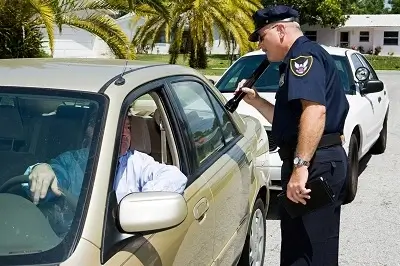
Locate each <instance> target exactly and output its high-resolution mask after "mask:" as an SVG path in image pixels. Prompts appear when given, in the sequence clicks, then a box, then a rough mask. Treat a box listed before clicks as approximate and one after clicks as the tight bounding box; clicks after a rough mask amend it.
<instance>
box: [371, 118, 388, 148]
mask: <svg viewBox="0 0 400 266" xmlns="http://www.w3.org/2000/svg"><path fill="white" fill-rule="evenodd" d="M386 142H387V116H386V117H385V120H383V125H382V130H381V132H380V134H379V138H378V139H377V141H376V142H375V144H374V146H372V148H371V153H372V154H382V153H384V152H385V150H386Z"/></svg>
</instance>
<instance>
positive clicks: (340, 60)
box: [333, 56, 352, 93]
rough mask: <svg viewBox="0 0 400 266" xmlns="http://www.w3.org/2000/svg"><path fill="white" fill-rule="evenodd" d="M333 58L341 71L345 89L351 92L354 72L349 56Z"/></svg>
mask: <svg viewBox="0 0 400 266" xmlns="http://www.w3.org/2000/svg"><path fill="white" fill-rule="evenodd" d="M333 59H334V60H335V65H336V68H337V70H338V72H339V76H340V80H341V81H342V85H343V90H344V91H345V92H346V93H349V92H350V91H351V80H352V76H351V73H352V72H351V69H350V65H349V62H348V60H347V57H345V56H333ZM350 77H351V78H350Z"/></svg>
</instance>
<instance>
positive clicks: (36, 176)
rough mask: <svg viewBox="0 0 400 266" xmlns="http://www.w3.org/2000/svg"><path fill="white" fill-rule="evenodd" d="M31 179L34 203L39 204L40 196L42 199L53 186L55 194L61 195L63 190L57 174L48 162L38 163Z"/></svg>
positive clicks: (30, 176)
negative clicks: (60, 187) (59, 187)
mask: <svg viewBox="0 0 400 266" xmlns="http://www.w3.org/2000/svg"><path fill="white" fill-rule="evenodd" d="M29 181H30V188H31V193H32V198H33V203H34V204H38V202H39V197H40V198H41V199H43V198H45V197H46V194H47V190H48V189H49V187H51V190H52V191H53V192H54V194H56V195H57V196H60V195H61V191H60V190H59V189H58V184H57V178H56V174H55V173H54V171H53V169H52V168H51V166H50V165H48V164H46V163H43V164H39V165H36V166H35V167H34V168H33V170H32V172H31V174H30V175H29Z"/></svg>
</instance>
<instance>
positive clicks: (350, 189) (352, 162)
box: [343, 134, 359, 205]
mask: <svg viewBox="0 0 400 266" xmlns="http://www.w3.org/2000/svg"><path fill="white" fill-rule="evenodd" d="M348 160H349V161H348V162H349V164H348V168H347V182H346V192H345V197H344V201H343V205H345V204H348V203H351V202H352V201H353V200H354V198H355V197H356V194H357V188H358V172H359V162H358V139H357V136H356V135H355V134H352V135H351V138H350V144H349V154H348Z"/></svg>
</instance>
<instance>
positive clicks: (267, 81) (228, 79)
mask: <svg viewBox="0 0 400 266" xmlns="http://www.w3.org/2000/svg"><path fill="white" fill-rule="evenodd" d="M264 58H265V56H264V55H255V56H244V57H242V58H240V59H239V60H237V61H236V62H235V64H234V65H232V67H231V68H230V69H229V71H228V72H227V73H225V74H224V75H223V76H222V77H221V79H219V81H218V82H217V84H216V86H217V88H218V90H219V91H221V92H233V91H235V89H236V88H237V85H238V83H239V82H240V81H241V80H242V79H248V78H249V77H250V76H251V74H252V73H253V72H254V70H255V69H256V68H257V67H258V66H259V65H260V64H261V62H262V61H263V60H264ZM279 64H280V63H275V62H274V63H271V64H270V65H269V66H268V68H267V69H266V70H265V71H264V73H263V74H262V75H261V76H260V78H259V79H258V80H257V81H256V83H255V84H254V86H255V87H256V88H257V90H258V91H259V92H274V91H276V90H278V88H279V86H278V84H279Z"/></svg>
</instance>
